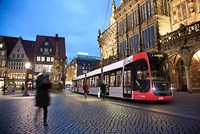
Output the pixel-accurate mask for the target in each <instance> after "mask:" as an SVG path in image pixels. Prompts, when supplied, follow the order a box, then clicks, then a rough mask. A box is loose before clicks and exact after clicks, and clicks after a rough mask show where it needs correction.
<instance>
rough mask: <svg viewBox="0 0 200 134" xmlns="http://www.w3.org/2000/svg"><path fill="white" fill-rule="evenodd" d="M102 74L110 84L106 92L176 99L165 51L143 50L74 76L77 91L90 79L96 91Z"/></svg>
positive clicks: (150, 98) (155, 99)
mask: <svg viewBox="0 0 200 134" xmlns="http://www.w3.org/2000/svg"><path fill="white" fill-rule="evenodd" d="M102 75H103V80H104V82H105V83H106V85H107V91H106V95H107V96H111V97H120V98H129V99H134V100H145V101H169V100H172V99H173V91H172V87H171V84H170V73H169V64H168V56H167V54H166V53H162V52H148V53H147V52H140V53H137V54H134V55H132V56H130V57H128V58H125V59H123V60H121V61H118V62H116V63H113V64H110V65H107V66H105V67H102V68H99V69H97V70H94V71H91V72H88V73H87V74H84V75H80V76H77V77H74V78H73V89H74V91H75V92H83V88H82V86H83V82H84V80H87V83H88V85H89V94H94V95H97V94H98V91H99V85H100V79H101V76H102Z"/></svg>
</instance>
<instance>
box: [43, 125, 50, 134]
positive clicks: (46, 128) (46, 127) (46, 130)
mask: <svg viewBox="0 0 200 134" xmlns="http://www.w3.org/2000/svg"><path fill="white" fill-rule="evenodd" d="M43 131H44V132H43V133H44V134H48V133H49V127H48V126H44V130H43Z"/></svg>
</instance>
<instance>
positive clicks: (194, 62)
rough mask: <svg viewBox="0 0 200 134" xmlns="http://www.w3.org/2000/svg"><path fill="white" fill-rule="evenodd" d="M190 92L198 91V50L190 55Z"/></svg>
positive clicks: (199, 55) (199, 63) (199, 59)
mask: <svg viewBox="0 0 200 134" xmlns="http://www.w3.org/2000/svg"><path fill="white" fill-rule="evenodd" d="M190 65H191V66H190V71H191V82H192V91H194V92H196V91H198V92H199V91H200V82H199V81H200V48H199V49H197V50H196V51H194V53H192V55H191V62H190Z"/></svg>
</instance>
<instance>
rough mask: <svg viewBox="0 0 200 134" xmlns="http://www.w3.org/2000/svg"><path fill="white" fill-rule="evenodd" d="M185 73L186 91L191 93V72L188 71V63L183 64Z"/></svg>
mask: <svg viewBox="0 0 200 134" xmlns="http://www.w3.org/2000/svg"><path fill="white" fill-rule="evenodd" d="M185 75H186V81H187V90H188V93H192V81H191V73H190V66H188V65H186V66H185Z"/></svg>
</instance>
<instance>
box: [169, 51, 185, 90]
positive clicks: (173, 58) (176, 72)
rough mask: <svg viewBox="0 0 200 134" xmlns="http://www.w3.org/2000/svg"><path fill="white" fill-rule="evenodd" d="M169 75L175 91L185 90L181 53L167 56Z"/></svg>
mask: <svg viewBox="0 0 200 134" xmlns="http://www.w3.org/2000/svg"><path fill="white" fill-rule="evenodd" d="M169 63H170V76H171V83H172V85H173V88H174V89H175V90H176V91H187V88H186V87H187V86H186V77H185V68H184V62H183V59H182V57H181V54H179V53H175V54H172V55H170V56H169Z"/></svg>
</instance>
